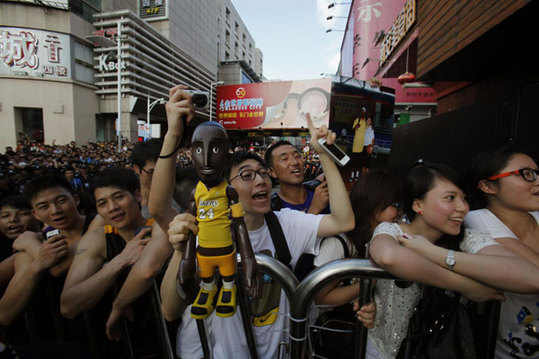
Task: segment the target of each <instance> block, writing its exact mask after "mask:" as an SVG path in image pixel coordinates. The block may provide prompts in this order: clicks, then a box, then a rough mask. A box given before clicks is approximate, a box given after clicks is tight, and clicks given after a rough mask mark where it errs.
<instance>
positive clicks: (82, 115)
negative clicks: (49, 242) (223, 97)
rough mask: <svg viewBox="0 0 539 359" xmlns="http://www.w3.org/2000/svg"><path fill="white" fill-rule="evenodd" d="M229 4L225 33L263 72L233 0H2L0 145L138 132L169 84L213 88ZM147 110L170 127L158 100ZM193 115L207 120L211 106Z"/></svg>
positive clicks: (258, 53)
mask: <svg viewBox="0 0 539 359" xmlns="http://www.w3.org/2000/svg"><path fill="white" fill-rule="evenodd" d="M227 9H228V11H229V12H230V14H233V16H234V17H232V15H229V22H230V19H233V22H232V23H233V24H238V31H237V32H231V36H233V37H234V36H235V38H238V39H241V40H243V39H245V41H243V42H238V48H242V49H243V48H244V47H245V50H246V52H245V59H246V61H249V60H251V64H252V66H253V68H251V67H249V66H246V67H248V68H249V71H246V72H247V73H251V74H252V73H254V70H253V69H254V66H255V64H258V65H259V67H258V71H259V72H260V73H262V68H261V66H262V60H261V58H262V55H261V51H260V50H258V49H256V48H255V47H254V40H253V39H252V37H251V35H250V34H249V32H248V31H247V29H246V28H245V26H244V24H243V22H242V21H241V19H240V18H239V15H238V14H237V12H236V10H235V9H234V7H233V6H232V3H231V2H230V1H226V0H223V1H221V0H218V1H215V0H200V1H169V0H112V1H102V0H71V1H68V0H62V1H37V0H27V1H3V2H2V3H0V24H2V25H0V86H1V88H2V91H0V124H1V126H2V130H3V131H1V132H0V148H4V147H5V146H14V145H15V144H16V141H17V139H20V137H21V136H30V137H32V138H33V139H36V140H39V141H44V142H45V143H47V144H50V143H52V142H53V141H55V143H57V144H65V143H68V142H70V141H76V142H77V143H87V142H88V141H109V140H114V139H115V138H116V136H117V135H118V133H119V134H120V135H121V136H122V137H123V138H126V139H129V140H135V139H137V137H138V135H139V133H140V126H141V124H142V123H146V121H147V112H148V103H150V102H156V103H157V102H158V101H157V100H159V99H168V90H169V88H170V87H172V86H174V85H176V84H179V83H182V84H185V85H187V86H189V87H190V88H192V89H198V90H204V91H208V92H209V91H215V87H214V86H212V84H213V83H214V82H215V81H216V80H217V78H218V71H219V66H220V63H221V61H222V59H221V58H220V46H221V45H220V43H221V39H222V38H221V35H220V29H221V28H220V26H219V24H220V21H222V23H223V24H225V23H226V10H227ZM240 29H241V31H239V30H240ZM223 36H224V35H223ZM223 38H224V37H223ZM249 45H250V46H249ZM223 46H226V44H225V43H224V42H223ZM249 47H251V49H252V51H247V49H249ZM237 54H240V52H239V51H238V52H235V53H233V54H231V55H230V56H236V55H237ZM223 56H225V53H224V52H223ZM239 56H240V57H242V56H243V53H241V54H240V55H239ZM118 58H119V59H120V61H118ZM234 58H236V57H234ZM238 60H240V59H239V58H238ZM242 61H243V60H242ZM246 63H247V62H246ZM243 65H245V64H243ZM239 74H240V75H241V72H239ZM118 75H120V76H118ZM118 80H119V81H118ZM118 83H120V84H121V85H120V86H118V85H117V84H118ZM118 95H119V96H118ZM119 109H120V110H119ZM151 111H152V112H151V115H150V118H151V122H152V123H153V124H161V125H166V118H165V111H164V106H163V105H162V104H158V105H157V106H155V108H153V109H152V110H151ZM196 113H197V120H200V121H203V120H206V119H208V118H209V111H208V109H207V108H204V109H197V111H196ZM118 114H120V116H118ZM118 117H120V123H119V125H118V123H117V118H118Z"/></svg>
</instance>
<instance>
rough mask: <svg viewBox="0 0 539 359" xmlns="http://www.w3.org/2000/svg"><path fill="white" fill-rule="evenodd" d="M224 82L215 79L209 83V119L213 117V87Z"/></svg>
mask: <svg viewBox="0 0 539 359" xmlns="http://www.w3.org/2000/svg"><path fill="white" fill-rule="evenodd" d="M222 84H224V82H223V81H215V82H212V83H210V121H211V120H212V117H213V87H214V86H219V85H222Z"/></svg>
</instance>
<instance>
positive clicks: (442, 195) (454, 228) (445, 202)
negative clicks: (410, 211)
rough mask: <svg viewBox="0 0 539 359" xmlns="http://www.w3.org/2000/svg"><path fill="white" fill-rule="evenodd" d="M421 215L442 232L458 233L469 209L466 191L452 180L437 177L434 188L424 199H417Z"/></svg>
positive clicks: (431, 225)
mask: <svg viewBox="0 0 539 359" xmlns="http://www.w3.org/2000/svg"><path fill="white" fill-rule="evenodd" d="M416 201H417V203H416V204H415V205H416V206H418V207H417V208H414V209H415V210H416V212H417V211H421V212H422V214H421V217H422V218H423V220H424V221H425V222H426V223H427V224H428V225H429V226H430V227H432V228H434V229H435V230H437V231H439V232H440V233H442V234H444V233H445V234H450V235H457V234H459V233H460V227H461V225H462V222H463V221H464V216H465V215H466V214H467V213H468V211H469V209H470V208H469V206H468V202H466V199H465V196H464V192H462V190H461V189H460V188H459V187H457V186H456V185H455V184H453V183H452V182H450V181H448V180H446V179H441V178H437V179H436V180H435V182H434V186H433V187H432V189H431V190H430V191H429V192H427V194H426V195H425V197H424V198H423V199H422V200H416Z"/></svg>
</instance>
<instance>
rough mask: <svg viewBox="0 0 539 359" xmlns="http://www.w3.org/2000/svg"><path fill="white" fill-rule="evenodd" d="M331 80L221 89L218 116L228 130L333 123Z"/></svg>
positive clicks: (218, 94) (219, 90) (243, 85)
mask: <svg viewBox="0 0 539 359" xmlns="http://www.w3.org/2000/svg"><path fill="white" fill-rule="evenodd" d="M330 94H331V79H318V80H302V81H280V82H262V83H254V84H242V85H228V86H219V87H218V88H217V119H218V121H219V122H220V123H221V124H222V125H223V126H224V127H225V128H227V129H299V128H306V127H307V123H306V120H305V114H306V113H310V114H311V118H312V119H313V122H314V123H315V125H316V126H321V125H326V126H328V125H329V112H330V111H329V110H330Z"/></svg>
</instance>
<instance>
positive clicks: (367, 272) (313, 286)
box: [290, 259, 395, 358]
mask: <svg viewBox="0 0 539 359" xmlns="http://www.w3.org/2000/svg"><path fill="white" fill-rule="evenodd" d="M349 277H367V278H381V279H395V277H394V276H393V275H391V274H390V273H388V272H386V271H384V270H383V269H381V268H379V267H377V266H376V265H374V264H373V262H371V261H370V260H367V259H341V260H337V261H334V262H331V263H328V264H326V265H323V266H322V267H320V268H317V269H315V270H314V271H312V272H311V273H310V274H309V275H308V276H307V277H306V278H305V279H303V281H302V282H301V283H300V284H299V285H298V287H297V288H296V291H295V292H294V296H293V297H292V301H291V306H290V339H291V358H301V357H302V356H301V355H302V352H303V350H304V343H305V342H306V339H307V338H306V330H305V329H306V328H305V324H306V315H307V311H308V307H309V304H310V302H311V300H312V299H313V297H314V295H315V294H316V293H318V292H319V291H320V289H322V288H323V287H324V286H325V285H327V284H328V283H330V282H332V281H335V280H339V279H345V278H349Z"/></svg>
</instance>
